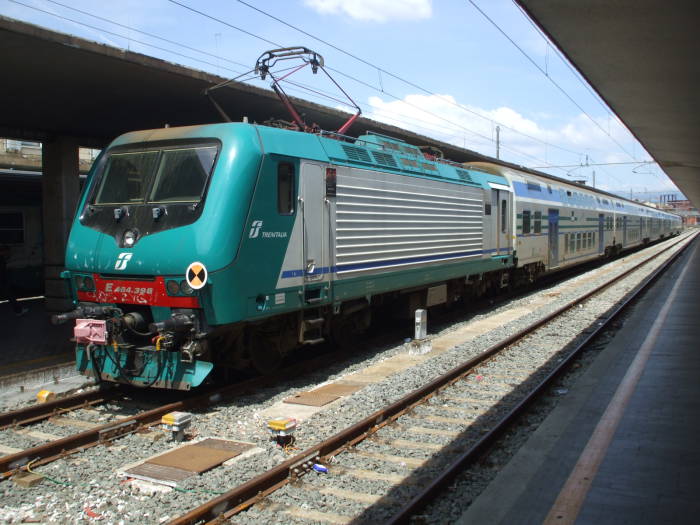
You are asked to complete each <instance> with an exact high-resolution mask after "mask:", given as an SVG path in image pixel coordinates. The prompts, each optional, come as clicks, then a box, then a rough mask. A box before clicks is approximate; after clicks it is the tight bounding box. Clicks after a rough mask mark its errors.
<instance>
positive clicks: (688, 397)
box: [458, 238, 700, 525]
mask: <svg viewBox="0 0 700 525" xmlns="http://www.w3.org/2000/svg"><path fill="white" fill-rule="evenodd" d="M679 279H680V284H679V285H678V286H677V287H676V289H675V292H674V293H673V294H672V292H673V289H674V286H675V285H676V283H677V282H678V281H679ZM671 294H672V295H671ZM699 297H700V239H698V238H696V239H695V241H693V244H692V245H691V246H690V247H689V248H688V249H687V250H686V252H685V253H684V254H683V255H682V256H681V257H680V259H678V260H677V261H676V262H675V263H674V265H673V267H672V268H670V269H669V270H668V271H667V272H666V273H665V274H664V275H663V276H662V277H661V278H660V279H659V280H657V282H656V283H655V284H654V285H653V288H652V289H651V290H649V291H647V293H646V294H645V295H644V297H643V299H642V300H641V301H640V302H639V303H638V304H637V305H636V306H635V307H634V309H633V311H632V312H631V314H630V315H629V316H628V317H627V318H626V319H625V321H624V325H623V327H622V329H621V330H620V331H619V332H618V333H617V335H616V336H615V337H614V339H613V340H612V341H611V342H610V344H609V345H608V346H607V347H606V349H605V350H603V351H602V352H601V354H600V355H599V356H598V357H597V358H596V360H595V361H594V362H593V364H592V365H591V367H590V368H589V369H588V370H587V371H586V373H585V374H584V375H583V376H582V377H581V378H579V380H578V381H577V383H576V384H575V385H574V386H573V387H572V388H571V390H570V392H569V393H568V394H567V395H566V396H565V397H564V398H563V399H562V401H561V403H560V404H559V405H558V406H557V407H556V408H555V410H554V411H553V412H552V413H551V414H550V415H549V416H548V417H547V418H546V419H545V421H544V422H543V423H542V425H541V426H540V427H539V428H538V430H537V431H536V432H535V433H534V434H533V435H532V437H531V438H530V439H529V440H528V442H527V443H526V444H525V445H524V446H523V447H522V448H521V450H520V451H519V452H518V453H517V454H516V455H515V456H514V457H513V458H512V460H511V461H510V462H509V463H508V465H507V466H506V467H505V468H504V469H503V470H502V471H501V472H500V473H499V475H498V476H497V478H496V479H495V480H494V482H493V483H491V485H490V486H489V487H488V488H487V489H486V490H485V491H484V492H483V493H482V494H481V495H480V496H479V497H478V498H477V499H476V500H475V501H474V503H473V504H472V505H471V506H470V507H469V509H468V510H467V511H466V512H465V513H464V514H463V515H462V517H461V518H460V520H459V521H458V523H460V524H472V523H490V524H492V523H502V524H535V523H536V524H542V523H546V524H547V525H550V524H555V523H556V524H566V523H576V524H586V525H587V524H591V525H593V524H595V525H604V524H610V525H612V524H615V525H621V524H635V525H637V524H646V523H650V524H651V523H654V524H656V523H663V524H675V523H679V524H680V523H692V522H695V520H696V519H697V516H698V515H700V497H698V494H700V446H698V444H699V443H700V417H699V416H698V411H699V409H700V308H698V306H700V300H699V299H698V298H699ZM664 308H665V309H664ZM664 312H665V313H666V314H667V315H666V316H665V318H664V315H663V314H664ZM662 318H663V322H661V321H660V322H659V323H658V324H657V326H656V327H654V324H655V322H656V321H657V319H662ZM645 348H646V350H644V349H645ZM640 349H641V350H640ZM647 352H648V354H647ZM638 354H639V355H640V357H637V356H638ZM645 354H647V355H648V358H647V359H646V361H645V360H644V359H643V358H642V357H641V356H643V355H645ZM640 363H641V364H640ZM640 367H641V368H640ZM634 370H637V371H639V372H640V375H639V376H638V381H637V382H636V383H633V387H632V388H631V389H630V390H628V392H629V395H628V397H627V398H626V401H622V403H621V401H620V399H621V398H620V395H621V393H620V391H624V387H623V388H620V390H618V388H619V387H620V385H621V384H627V385H628V386H629V384H630V377H633V375H632V376H631V375H630V374H633V372H634ZM626 374H627V375H626ZM625 377H627V380H626V381H623V378H625ZM622 399H623V400H624V399H625V398H624V396H623V397H622ZM620 403H621V404H620ZM616 406H617V407H618V409H619V410H618V414H619V417H618V418H617V421H615V417H613V416H611V412H610V407H613V408H614V407H616ZM606 410H607V412H606ZM612 414H614V412H612ZM604 415H605V417H603V416H604ZM611 418H612V419H611ZM601 419H602V421H603V423H601V424H599V423H600V422H601ZM605 435H608V436H609V440H608V441H607V442H606V441H605V439H604V440H603V442H602V443H603V445H602V446H601V441H600V440H599V439H598V440H596V438H600V436H605ZM592 437H593V439H592ZM596 446H597V448H596ZM596 450H597V451H598V452H600V455H599V457H600V459H599V461H598V462H597V463H596V461H595V460H592V459H591V458H592V457H595V452H596ZM591 454H593V456H592V455H591ZM582 468H584V469H585V468H588V469H589V470H588V471H585V470H581V469H582ZM582 472H583V473H584V474H585V473H586V472H588V473H587V474H586V475H583V474H582ZM567 481H569V483H568V484H567ZM565 487H566V488H565ZM582 487H583V488H582ZM577 498H578V499H577ZM578 502H580V504H579V503H578Z"/></svg>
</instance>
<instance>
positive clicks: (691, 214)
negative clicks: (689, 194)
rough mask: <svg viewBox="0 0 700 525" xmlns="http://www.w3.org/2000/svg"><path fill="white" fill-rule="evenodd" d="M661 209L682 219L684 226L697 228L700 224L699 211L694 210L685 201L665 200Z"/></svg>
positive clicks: (689, 203) (687, 201)
mask: <svg viewBox="0 0 700 525" xmlns="http://www.w3.org/2000/svg"><path fill="white" fill-rule="evenodd" d="M663 208H664V209H666V210H668V211H672V212H673V213H677V214H678V215H680V216H681V217H683V224H684V225H685V226H697V225H698V224H700V211H698V209H697V208H694V207H693V205H692V204H691V202H690V201H689V200H687V199H684V200H680V199H678V200H667V201H665V202H664V206H663Z"/></svg>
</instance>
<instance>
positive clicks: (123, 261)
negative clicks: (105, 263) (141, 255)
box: [114, 252, 134, 270]
mask: <svg viewBox="0 0 700 525" xmlns="http://www.w3.org/2000/svg"><path fill="white" fill-rule="evenodd" d="M133 256H134V254H133V253H129V252H123V253H120V254H119V256H118V257H117V262H116V263H114V269H115V270H126V265H127V264H129V261H130V260H131V258H132V257H133Z"/></svg>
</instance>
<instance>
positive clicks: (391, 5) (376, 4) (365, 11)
mask: <svg viewBox="0 0 700 525" xmlns="http://www.w3.org/2000/svg"><path fill="white" fill-rule="evenodd" d="M304 4H306V5H307V6H308V7H310V8H312V9H314V10H316V11H318V12H319V13H321V14H324V15H325V14H331V15H338V14H345V15H348V16H350V17H351V18H354V19H356V20H369V21H372V22H389V21H394V20H422V19H425V18H430V17H431V16H432V14H433V6H432V0H304Z"/></svg>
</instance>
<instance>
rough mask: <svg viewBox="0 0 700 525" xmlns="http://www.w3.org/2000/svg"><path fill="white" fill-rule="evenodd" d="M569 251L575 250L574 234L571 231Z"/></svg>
mask: <svg viewBox="0 0 700 525" xmlns="http://www.w3.org/2000/svg"><path fill="white" fill-rule="evenodd" d="M569 251H570V252H571V253H574V252H575V251H576V234H575V233H572V234H571V237H570V238H569Z"/></svg>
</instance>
